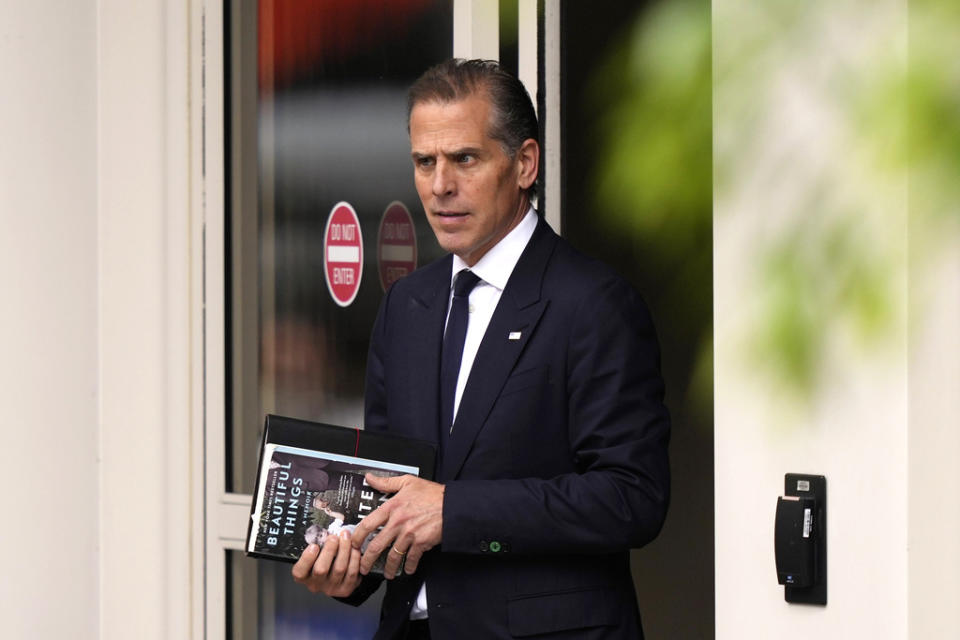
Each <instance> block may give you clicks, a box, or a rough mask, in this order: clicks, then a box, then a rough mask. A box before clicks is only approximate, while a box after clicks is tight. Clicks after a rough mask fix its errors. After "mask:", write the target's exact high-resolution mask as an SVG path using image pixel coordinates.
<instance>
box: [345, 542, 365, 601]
mask: <svg viewBox="0 0 960 640" xmlns="http://www.w3.org/2000/svg"><path fill="white" fill-rule="evenodd" d="M347 548H348V549H350V562H349V563H348V564H347V574H346V575H345V576H344V578H343V582H344V584H347V585H351V589H350V591H351V593H352V592H353V589H355V588H356V584H357V583H358V582H359V581H360V556H361V555H363V554H361V553H360V552H359V551H358V550H357V549H354V548H353V547H352V546H349V545H348V546H347Z"/></svg>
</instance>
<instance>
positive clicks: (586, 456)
mask: <svg viewBox="0 0 960 640" xmlns="http://www.w3.org/2000/svg"><path fill="white" fill-rule="evenodd" d="M568 323H569V326H570V330H569V332H568V333H567V335H568V341H567V344H566V363H567V364H566V371H565V372H564V373H565V382H566V386H565V395H566V404H567V406H566V407H565V408H560V409H559V412H560V413H559V414H560V415H566V416H567V435H568V439H569V447H570V451H571V453H572V456H573V463H572V466H573V468H574V470H572V471H570V472H567V473H561V474H559V475H557V476H555V477H552V478H526V479H505V480H457V481H452V482H450V483H448V484H447V486H446V493H445V497H444V507H443V518H444V523H443V540H442V543H441V544H442V548H443V550H444V551H445V552H456V553H484V552H487V551H489V546H488V545H487V544H486V543H485V541H491V540H496V541H498V543H499V544H500V545H503V547H502V548H504V549H509V551H511V552H515V553H530V554H536V553H542V554H552V553H567V554H569V553H598V554H599V553H611V552H616V551H623V550H625V549H629V548H632V547H640V546H643V545H644V544H646V543H648V542H649V541H651V540H652V539H653V538H655V537H656V535H657V533H658V532H659V531H660V528H661V526H662V524H663V520H664V518H665V516H666V511H667V505H668V502H669V492H670V488H669V485H670V482H669V464H668V456H667V444H668V440H669V432H670V426H669V417H668V414H667V410H666V407H665V406H664V404H663V393H664V390H663V382H662V379H661V377H660V371H659V369H660V365H659V357H660V356H659V348H658V346H657V341H656V337H655V335H654V330H653V325H652V322H651V320H650V315H649V312H648V311H647V308H646V305H645V304H644V303H643V301H642V300H641V299H640V297H639V295H637V294H636V293H635V292H634V291H633V289H632V288H631V287H629V286H628V285H626V283H624V282H622V281H621V280H619V279H609V280H606V281H604V282H603V284H602V285H600V286H598V287H597V288H596V289H595V290H594V291H593V292H592V293H591V294H589V295H586V296H584V297H583V299H582V301H581V302H580V304H579V307H578V308H577V309H576V311H575V312H574V313H573V317H572V318H570V319H569V320H568ZM531 428H535V425H531Z"/></svg>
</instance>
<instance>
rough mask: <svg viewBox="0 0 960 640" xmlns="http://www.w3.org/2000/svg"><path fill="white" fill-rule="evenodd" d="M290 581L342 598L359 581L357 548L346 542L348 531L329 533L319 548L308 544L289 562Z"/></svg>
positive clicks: (314, 590) (348, 536) (358, 554)
mask: <svg viewBox="0 0 960 640" xmlns="http://www.w3.org/2000/svg"><path fill="white" fill-rule="evenodd" d="M291 573H292V574H293V580H294V581H295V582H298V583H300V584H302V585H304V586H306V587H307V589H309V590H310V591H311V592H312V593H325V594H327V595H328V596H336V597H339V598H345V597H347V596H349V595H350V594H351V593H353V591H354V590H355V589H356V588H357V586H358V585H359V584H360V580H361V577H360V551H358V550H357V549H354V548H353V545H351V544H350V532H349V531H343V532H341V533H340V535H339V536H330V537H329V538H327V541H326V542H325V543H324V544H323V549H322V550H321V549H320V547H318V546H317V545H315V544H311V545H310V546H308V547H307V548H306V549H304V551H303V553H302V554H300V559H299V560H297V563H296V564H295V565H293V570H292V571H291Z"/></svg>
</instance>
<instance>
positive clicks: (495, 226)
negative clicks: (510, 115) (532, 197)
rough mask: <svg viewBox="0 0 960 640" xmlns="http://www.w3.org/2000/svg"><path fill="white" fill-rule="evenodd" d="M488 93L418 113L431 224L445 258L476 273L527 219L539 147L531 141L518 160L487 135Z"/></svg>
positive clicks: (415, 150) (419, 161) (415, 137)
mask: <svg viewBox="0 0 960 640" xmlns="http://www.w3.org/2000/svg"><path fill="white" fill-rule="evenodd" d="M489 122H490V105H489V103H488V102H487V99H486V97H485V96H484V95H483V94H480V95H472V96H469V97H467V98H465V99H463V100H460V101H458V102H450V103H440V102H424V103H420V104H417V105H416V106H414V108H413V111H412V112H411V113H410V151H411V156H412V158H413V166H414V181H415V183H416V187H417V193H418V194H419V195H420V201H421V202H422V203H423V210H424V212H425V213H426V215H427V221H428V222H429V223H430V227H431V228H432V229H433V233H434V234H435V235H436V236H437V242H439V243H440V246H441V247H443V249H444V250H445V251H450V252H452V253H455V254H456V255H458V256H459V257H460V258H462V259H463V260H464V262H466V263H467V264H468V265H471V266H473V265H474V264H476V263H477V261H478V260H480V258H482V257H483V255H484V254H485V253H486V252H487V251H489V250H490V248H491V247H493V246H494V245H495V244H497V242H499V241H500V240H501V239H502V238H503V237H504V236H506V235H507V233H509V232H510V230H511V229H513V228H514V227H515V226H517V224H518V223H519V222H520V220H522V219H523V216H524V214H526V212H527V208H528V206H529V202H528V200H527V196H526V194H525V193H524V189H526V188H527V187H529V186H530V185H531V184H533V181H534V180H535V179H536V171H537V163H538V162H539V148H538V147H537V143H536V142H535V141H533V140H527V141H526V142H525V143H524V145H523V146H522V147H521V149H520V151H518V152H517V154H516V157H514V158H510V156H508V155H507V154H506V152H504V150H503V147H501V146H500V143H499V142H498V141H496V140H494V139H492V138H490V137H489V136H488V135H487V129H488V125H489Z"/></svg>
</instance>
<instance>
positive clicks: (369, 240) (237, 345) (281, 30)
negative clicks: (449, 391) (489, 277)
mask: <svg viewBox="0 0 960 640" xmlns="http://www.w3.org/2000/svg"><path fill="white" fill-rule="evenodd" d="M204 7H205V13H204V16H203V22H204V32H205V36H204V48H205V52H206V53H205V58H204V60H205V66H204V71H205V75H204V83H205V84H204V86H205V95H206V98H205V101H204V108H205V115H204V117H203V122H204V126H205V129H206V131H205V140H206V144H207V149H206V151H205V161H206V162H205V164H206V166H205V169H204V180H205V188H206V191H207V193H208V195H207V203H206V204H207V210H208V215H209V216H210V221H213V222H216V221H217V217H216V210H217V209H218V205H219V203H218V202H217V194H216V193H215V191H216V189H217V185H216V183H217V178H218V172H217V168H216V164H217V162H218V161H219V162H220V163H221V164H220V166H222V167H223V175H222V185H223V190H222V197H223V201H222V227H220V226H219V225H218V224H210V223H208V224H207V225H206V233H207V238H206V245H205V246H206V247H207V249H206V253H205V255H206V265H207V266H206V269H207V274H208V276H207V280H206V283H207V284H206V287H207V291H206V293H205V301H206V305H207V306H206V313H205V318H206V327H207V331H206V338H207V341H208V343H209V344H208V347H207V353H208V356H207V360H208V362H207V366H206V382H205V385H206V386H205V389H206V391H205V393H206V399H205V406H206V407H207V416H206V425H207V437H206V443H207V453H206V460H207V468H206V483H207V487H208V488H207V494H206V495H207V506H206V528H207V536H206V539H207V546H206V549H207V553H206V560H205V568H206V576H207V578H206V591H205V601H204V606H205V608H206V611H207V635H208V637H227V638H259V639H263V640H270V639H274V638H276V639H283V640H290V639H296V638H307V637H309V638H320V637H322V638H357V637H370V636H371V635H372V633H373V630H374V628H375V626H376V621H377V614H378V609H379V598H372V599H371V600H370V601H369V602H368V603H367V604H365V605H364V606H363V607H360V608H353V607H350V606H347V605H343V604H340V603H338V602H335V601H333V600H331V599H329V598H326V597H324V596H319V595H314V594H310V593H309V592H307V591H306V590H305V589H303V588H302V587H300V586H299V585H296V584H294V583H293V581H292V579H291V577H290V566H289V565H286V564H280V563H271V562H266V561H257V560H252V559H248V558H246V557H245V555H244V554H243V550H242V548H243V540H244V537H245V534H246V527H247V520H248V513H249V504H250V497H249V494H250V493H251V492H252V489H253V484H254V481H255V475H256V468H255V467H256V464H257V451H258V447H259V442H260V438H261V433H262V431H261V430H262V425H263V421H264V416H265V414H267V413H277V414H281V415H287V416H293V417H298V418H304V419H309V420H317V421H323V422H331V423H335V424H344V425H351V426H362V422H363V379H364V370H365V363H366V355H367V348H368V339H369V333H370V330H371V328H372V325H373V321H374V317H375V314H376V311H377V308H378V305H379V303H380V300H381V297H382V296H383V294H384V292H385V290H386V288H387V287H388V286H389V285H390V284H391V282H392V281H393V280H395V279H396V278H398V277H401V276H402V275H404V273H406V272H407V271H409V270H412V269H413V268H415V267H416V266H420V265H424V264H427V263H428V262H430V261H432V260H434V259H436V258H438V257H440V256H441V253H442V252H441V250H440V249H439V247H438V246H437V245H436V242H435V240H434V238H433V234H432V232H431V231H430V228H429V225H428V224H427V223H426V220H425V219H424V218H423V213H422V211H421V208H420V203H419V199H418V197H417V195H416V191H415V189H414V186H413V179H412V165H411V162H410V158H409V141H408V137H407V131H406V89H407V87H408V86H409V85H410V84H411V83H412V82H413V80H414V79H415V78H416V77H417V76H419V74H420V73H422V72H423V71H424V70H425V69H426V68H427V67H429V66H431V65H432V64H434V63H436V62H439V61H441V60H443V59H446V58H449V57H451V56H452V55H456V56H460V57H484V58H497V57H498V56H499V55H500V54H501V53H500V52H501V51H504V52H506V56H507V57H508V58H509V59H510V63H509V64H510V66H511V67H512V70H514V71H517V66H518V65H519V66H520V67H521V68H520V69H519V71H520V73H521V77H522V78H523V77H524V73H525V74H526V81H527V82H528V85H531V84H532V86H530V89H531V94H532V95H536V93H537V91H536V83H537V81H538V80H537V55H536V51H537V49H536V42H537V20H538V18H537V2H536V0H519V3H518V2H517V1H513V2H510V1H504V2H499V3H497V2H489V1H486V0H392V1H391V2H379V1H378V2H374V1H372V0H369V1H359V0H322V1H318V0H314V1H307V0H298V1H284V2H281V1H280V0H233V1H232V2H227V3H223V5H219V4H218V3H210V4H209V5H207V4H204ZM541 8H542V6H541ZM220 11H222V14H220ZM504 11H506V12H508V13H509V15H513V16H520V17H519V18H514V19H504V18H503V17H502V16H503V12H504ZM501 31H503V33H505V34H506V35H507V37H506V38H505V39H503V40H501V38H500V33H501ZM220 38H222V42H220ZM531 44H532V46H533V48H532V51H533V54H532V57H531V55H530V51H531ZM216 51H222V52H223V59H222V61H219V60H218V59H217V55H216ZM524 51H525V52H526V54H525V53H524ZM525 55H526V58H525V57H524V56H525ZM221 74H222V76H221ZM221 79H222V94H221V95H222V97H223V105H222V109H221V108H219V107H220V105H219V104H218V102H217V100H216V92H217V89H218V87H217V82H218V80H221ZM218 112H219V113H222V127H219V124H220V122H219V121H218V115H217V113H218ZM221 130H222V139H220V138H218V136H217V132H219V131H221ZM218 149H222V154H223V155H222V157H221V156H219V153H220V151H219V150H218ZM218 238H219V241H220V244H219V245H217V242H218ZM218 246H219V249H218ZM218 251H222V257H221V255H220V253H219V252H218ZM221 266H222V270H221ZM211 274H212V275H211ZM217 274H221V275H222V281H221V280H219V279H218V278H217ZM219 291H222V296H223V297H222V300H218V298H217V296H218V292H219ZM218 327H219V328H220V329H218ZM219 331H222V339H221V335H220V333H219ZM220 372H222V374H223V376H224V377H223V381H222V383H220V382H218V380H217V376H218V375H219V373H220Z"/></svg>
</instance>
